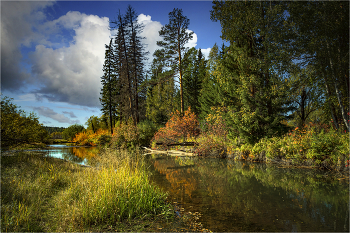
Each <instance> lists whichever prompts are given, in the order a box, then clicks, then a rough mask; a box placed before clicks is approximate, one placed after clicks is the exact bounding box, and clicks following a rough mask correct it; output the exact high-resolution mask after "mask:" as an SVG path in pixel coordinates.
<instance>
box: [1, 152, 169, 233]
mask: <svg viewBox="0 0 350 233" xmlns="http://www.w3.org/2000/svg"><path fill="white" fill-rule="evenodd" d="M92 164H95V166H94V167H85V166H80V165H77V164H73V163H71V162H67V161H64V160H60V159H56V158H50V157H44V156H38V155H33V154H29V155H28V154H26V153H23V154H20V155H16V156H3V157H2V159H1V231H2V232H32V231H34V232H44V231H48V232H53V231H60V232H62V231H80V232H82V231H107V230H108V231H110V230H113V231H134V230H138V231H139V230H140V229H144V228H143V225H142V224H144V223H143V222H147V221H150V220H151V219H152V218H156V217H157V218H164V217H165V218H170V217H172V216H173V211H172V208H171V206H170V205H169V204H168V203H167V202H166V195H167V194H166V193H164V192H162V191H161V190H160V189H159V188H157V187H155V186H153V185H151V184H150V182H149V179H148V173H147V171H146V168H145V165H144V162H143V158H142V157H141V156H140V155H137V154H134V155H130V154H128V153H126V152H124V151H116V150H108V149H106V150H105V151H104V152H102V153H101V154H100V155H99V156H96V157H95V161H94V162H93V163H92ZM135 221H136V222H137V224H138V225H137V226H136V225H135V224H132V223H133V222H135Z"/></svg>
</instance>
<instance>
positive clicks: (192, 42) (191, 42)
mask: <svg viewBox="0 0 350 233" xmlns="http://www.w3.org/2000/svg"><path fill="white" fill-rule="evenodd" d="M186 31H187V33H191V32H193V31H192V30H189V29H187V30H186ZM192 36H193V37H192V39H191V40H189V41H188V42H187V43H186V44H185V47H188V48H192V47H196V46H197V34H196V33H193V34H192Z"/></svg>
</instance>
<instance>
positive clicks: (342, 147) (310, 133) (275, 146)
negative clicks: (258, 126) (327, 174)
mask: <svg viewBox="0 0 350 233" xmlns="http://www.w3.org/2000/svg"><path fill="white" fill-rule="evenodd" d="M242 150H244V148H243V147H241V151H242ZM248 153H250V154H251V156H252V157H253V158H254V157H256V156H257V155H258V154H260V153H265V155H266V157H267V158H270V159H275V158H279V159H281V158H283V159H291V160H293V161H294V162H295V163H300V164H303V163H305V161H306V160H309V161H312V163H313V164H314V165H316V166H322V167H325V168H331V167H332V166H340V167H344V166H345V158H348V156H349V140H348V135H347V134H344V133H341V132H340V131H339V130H338V131H336V130H334V129H329V128H328V127H327V126H326V125H314V124H312V123H311V124H309V125H307V126H305V128H298V127H297V128H295V129H294V130H292V131H290V132H289V133H288V134H286V135H285V136H283V137H273V138H264V139H261V140H260V141H259V142H258V143H256V144H255V145H253V146H251V148H250V149H249V150H248ZM339 161H340V162H341V163H342V164H338V162H339Z"/></svg>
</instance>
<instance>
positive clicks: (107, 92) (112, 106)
mask: <svg viewBox="0 0 350 233" xmlns="http://www.w3.org/2000/svg"><path fill="white" fill-rule="evenodd" d="M114 62H115V61H114V55H113V46H112V39H111V40H110V42H109V45H106V52H105V62H104V64H103V72H104V74H103V76H102V77H101V83H102V89H101V93H100V94H101V97H100V102H101V105H102V108H101V112H102V113H103V114H104V116H109V126H110V130H111V134H113V126H114V121H115V118H116V115H117V109H118V106H117V103H116V101H115V99H114V96H115V95H116V94H117V93H116V84H117V82H116V81H117V80H116V76H115V66H114V65H115V64H114ZM105 120H106V119H105Z"/></svg>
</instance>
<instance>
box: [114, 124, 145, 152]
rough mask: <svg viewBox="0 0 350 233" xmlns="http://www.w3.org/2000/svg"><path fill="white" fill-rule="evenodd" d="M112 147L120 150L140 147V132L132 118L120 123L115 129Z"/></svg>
mask: <svg viewBox="0 0 350 233" xmlns="http://www.w3.org/2000/svg"><path fill="white" fill-rule="evenodd" d="M111 145H112V146H113V147H118V148H135V147H136V146H137V145H139V131H138V128H137V127H136V126H135V124H134V122H133V121H132V119H131V118H129V120H128V122H118V123H117V124H116V127H115V128H114V132H113V135H112V140H111Z"/></svg>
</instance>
